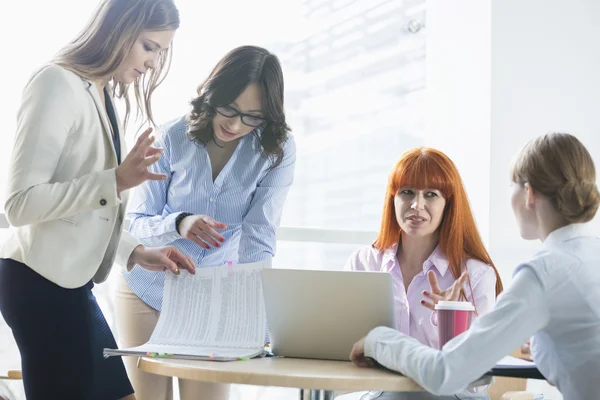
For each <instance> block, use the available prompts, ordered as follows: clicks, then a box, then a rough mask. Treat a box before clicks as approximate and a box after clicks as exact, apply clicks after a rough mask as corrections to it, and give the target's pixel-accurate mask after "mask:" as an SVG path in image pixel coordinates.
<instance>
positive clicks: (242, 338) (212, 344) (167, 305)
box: [104, 261, 270, 361]
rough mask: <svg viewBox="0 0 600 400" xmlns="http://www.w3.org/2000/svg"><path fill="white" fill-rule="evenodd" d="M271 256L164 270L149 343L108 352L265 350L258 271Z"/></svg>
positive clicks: (206, 355)
mask: <svg viewBox="0 0 600 400" xmlns="http://www.w3.org/2000/svg"><path fill="white" fill-rule="evenodd" d="M269 265H270V264H269V262H268V261H266V262H261V263H253V264H237V265H231V264H230V265H224V266H220V267H210V268H198V269H197V270H196V274H195V275H192V274H190V273H189V272H187V271H183V270H182V271H181V273H180V274H179V275H174V274H171V273H167V274H166V277H165V291H164V298H163V306H162V310H161V313H160V317H159V319H158V323H157V325H156V328H155V329H154V332H153V333H152V336H151V337H150V340H149V341H148V343H146V344H144V345H142V346H138V347H133V348H129V349H104V355H105V356H106V357H108V356H128V355H132V356H149V357H171V358H182V359H192V360H216V361H233V360H239V359H245V358H252V357H257V356H262V355H264V347H263V346H264V342H265V336H266V326H267V317H266V314H265V306H264V302H263V291H262V280H261V271H262V270H263V269H264V268H267V267H268V266H269Z"/></svg>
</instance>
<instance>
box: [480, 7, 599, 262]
mask: <svg viewBox="0 0 600 400" xmlns="http://www.w3.org/2000/svg"><path fill="white" fill-rule="evenodd" d="M598 21H600V2H598V1H597V0H569V1H567V0H527V1H522V0H502V1H493V2H492V113H491V118H492V119H491V127H492V129H491V150H492V152H491V170H490V180H491V181H492V182H494V184H493V185H492V186H491V188H490V189H491V190H490V226H491V228H492V229H491V230H490V249H491V253H492V256H493V257H494V259H495V260H497V261H498V262H499V263H500V264H501V265H500V268H501V269H502V271H503V273H505V272H507V271H512V269H513V267H514V265H515V264H516V263H517V262H518V260H522V259H523V258H526V257H528V256H529V255H531V254H532V253H533V252H534V250H535V249H536V248H538V247H539V243H535V242H525V241H524V240H522V239H520V238H519V237H518V235H517V234H516V232H517V227H516V222H515V220H514V218H513V215H512V211H511V209H510V205H509V202H508V198H509V188H508V164H509V163H510V160H511V158H512V157H513V155H514V154H515V152H516V151H517V150H518V148H519V147H520V146H521V145H523V144H524V143H525V142H526V141H527V140H529V139H532V138H534V137H536V136H538V135H541V134H544V133H546V132H549V131H565V132H569V133H572V134H575V135H577V136H578V137H579V138H580V140H582V141H583V142H584V143H585V144H586V146H587V147H588V149H589V150H590V152H591V153H592V157H593V158H594V160H595V161H596V163H597V168H600V138H599V135H600V118H598V113H599V111H600V73H599V71H600V45H599V42H598V38H600V24H598ZM505 183H506V184H505ZM597 220H598V219H596V221H594V223H597Z"/></svg>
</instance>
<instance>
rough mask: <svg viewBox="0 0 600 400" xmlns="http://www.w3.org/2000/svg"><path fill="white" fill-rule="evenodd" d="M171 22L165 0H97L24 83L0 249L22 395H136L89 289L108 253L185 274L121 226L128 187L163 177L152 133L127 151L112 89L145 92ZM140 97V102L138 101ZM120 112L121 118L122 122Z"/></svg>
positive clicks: (165, 48)
mask: <svg viewBox="0 0 600 400" xmlns="http://www.w3.org/2000/svg"><path fill="white" fill-rule="evenodd" d="M178 27H179V14H178V11H177V9H176V7H175V5H174V4H173V2H172V1H171V0H143V1H142V0H137V1H131V0H103V1H102V2H101V3H100V4H99V6H98V8H97V9H96V11H95V13H94V14H93V16H92V18H91V20H90V21H89V23H88V24H87V26H86V27H85V28H84V30H83V31H82V32H81V33H80V34H79V36H77V38H76V39H75V40H74V41H73V42H71V43H70V44H69V45H67V46H66V47H64V48H63V49H62V50H61V51H60V52H59V53H58V55H57V56H56V57H55V59H54V60H52V61H51V62H50V63H48V64H47V65H45V66H43V67H42V68H40V69H39V70H38V71H36V72H35V73H34V74H33V76H32V78H31V79H30V80H29V82H28V83H27V85H26V87H25V90H24V92H23V97H22V102H21V106H20V109H19V113H18V123H17V132H16V138H15V144H14V149H13V153H12V160H11V164H10V165H11V167H10V175H9V185H8V197H7V199H6V202H5V211H6V216H7V218H8V220H9V222H10V224H11V225H12V226H13V227H14V228H15V229H14V230H13V231H12V234H11V236H10V238H9V239H8V240H7V242H6V243H5V244H4V245H3V247H2V249H1V251H0V311H1V312H2V315H3V317H4V319H5V320H6V322H7V324H8V325H9V326H10V328H11V329H12V332H13V334H14V337H15V339H16V342H17V345H18V347H19V351H20V353H21V360H22V361H21V362H22V369H23V381H24V385H25V392H26V395H27V398H28V399H34V400H35V399H102V400H107V399H108V400H110V399H120V398H128V399H133V398H135V396H134V395H133V388H132V386H131V384H130V382H129V380H128V378H127V374H126V372H125V368H124V366H123V362H122V360H121V359H120V358H109V359H104V358H103V349H104V348H107V347H111V348H114V347H116V343H115V340H114V338H113V336H112V334H111V332H110V329H109V327H108V325H107V323H106V321H105V319H104V316H103V315H102V312H101V311H100V308H99V307H98V304H97V302H96V299H95V297H94V295H93V294H92V287H93V286H94V283H99V282H103V281H104V280H105V279H106V277H107V276H108V274H109V272H110V269H111V266H112V264H113V261H116V262H117V263H118V264H121V265H124V266H127V269H131V267H133V265H140V266H141V267H142V268H145V269H149V270H154V271H164V270H165V269H169V270H171V271H173V272H175V273H178V272H179V268H185V269H187V270H189V271H190V272H193V271H194V264H193V263H192V261H191V260H190V259H188V258H187V257H185V256H183V255H182V253H181V252H180V251H179V250H178V249H177V248H176V247H173V246H169V247H161V248H157V249H151V248H146V247H144V246H143V245H141V244H140V242H139V241H138V240H137V239H136V238H135V237H134V236H133V235H131V234H129V233H128V232H122V225H123V215H124V212H125V207H126V204H127V197H128V195H127V190H128V189H130V188H132V187H134V186H136V185H138V184H140V183H142V182H144V181H147V180H161V179H164V177H163V176H162V175H159V174H155V173H151V172H149V171H148V170H147V167H148V166H149V165H151V164H153V163H154V162H156V161H157V160H158V159H159V157H160V154H161V152H160V150H159V149H156V148H152V147H151V143H152V140H153V138H152V137H151V136H150V130H148V131H146V132H145V133H144V134H142V135H141V136H140V138H139V140H138V141H137V143H136V144H135V146H134V147H133V149H132V150H131V152H130V153H129V154H127V152H126V151H125V141H124V138H123V129H122V125H121V123H120V120H119V118H118V116H117V114H116V111H115V107H114V104H113V99H114V97H115V96H116V97H125V101H126V102H127V115H128V114H129V108H130V107H129V102H128V100H127V88H128V87H129V86H130V85H131V84H133V85H134V87H135V93H136V98H137V99H138V108H139V109H141V108H142V107H144V108H145V112H144V113H145V115H146V116H147V117H148V118H150V119H151V117H152V112H151V107H150V106H151V104H150V102H151V95H152V92H153V91H154V89H155V88H156V86H157V85H158V83H159V82H160V80H161V79H162V78H161V77H162V76H163V75H164V74H165V73H166V71H167V68H166V67H167V64H168V60H169V59H170V45H171V42H172V40H173V37H174V34H175V31H176V29H177V28H178ZM140 99H143V100H145V101H141V100H140ZM127 115H126V117H125V120H127Z"/></svg>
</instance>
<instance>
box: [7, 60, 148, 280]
mask: <svg viewBox="0 0 600 400" xmlns="http://www.w3.org/2000/svg"><path fill="white" fill-rule="evenodd" d="M117 120H118V116H117ZM119 133H120V138H121V149H122V151H121V153H122V156H121V160H123V159H124V158H125V155H126V154H127V151H126V150H125V141H124V132H123V130H122V128H121V127H119ZM116 167H117V157H116V153H115V149H114V145H113V141H112V136H111V130H110V125H109V121H108V118H107V116H106V112H105V111H104V109H103V106H102V101H101V99H100V95H99V93H98V90H97V89H96V87H95V86H94V85H93V84H92V82H90V81H88V80H86V79H84V78H82V77H80V76H79V75H77V74H75V73H73V72H70V71H68V70H66V69H64V68H62V67H59V66H57V65H54V64H49V65H46V66H44V67H43V68H41V69H40V70H38V71H37V72H36V73H35V74H34V75H33V76H32V78H31V79H30V81H29V82H28V84H27V85H26V87H25V90H24V92H23V99H22V103H21V107H20V109H19V113H18V123H17V133H16V137H15V144H14V149H13V154H12V161H11V168H10V174H9V181H8V191H7V193H8V197H7V199H6V202H5V204H4V210H5V213H6V218H7V219H8V221H9V223H10V224H11V225H12V226H13V227H14V229H13V230H12V232H11V236H10V237H9V239H8V240H7V241H6V242H5V243H4V245H3V246H2V248H1V249H0V258H11V259H13V260H15V261H19V262H22V263H24V264H26V265H28V266H29V267H30V268H32V269H33V270H34V271H36V272H37V273H39V274H40V275H42V276H43V277H45V278H46V279H48V280H50V281H52V282H54V283H56V284H57V285H59V286H62V287H65V288H76V287H81V286H83V285H85V284H86V283H87V282H89V280H90V279H92V278H93V279H94V281H96V282H101V281H103V280H105V279H106V277H107V276H108V273H109V272H110V268H111V266H112V264H113V262H116V263H117V264H120V265H127V264H128V259H129V256H130V254H131V252H132V251H133V249H134V248H135V247H136V246H138V245H139V244H140V243H139V242H138V240H137V239H136V238H135V237H134V236H133V235H131V234H129V233H128V232H126V231H123V229H122V224H123V215H124V213H125V208H126V204H127V192H122V193H121V195H120V197H121V198H119V196H117V189H116V188H117V184H116V175H115V168H116ZM121 233H122V234H121Z"/></svg>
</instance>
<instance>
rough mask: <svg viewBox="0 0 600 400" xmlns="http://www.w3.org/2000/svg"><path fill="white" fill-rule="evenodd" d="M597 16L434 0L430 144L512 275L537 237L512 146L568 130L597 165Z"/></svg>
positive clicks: (544, 3) (551, 7) (532, 5)
mask: <svg viewBox="0 0 600 400" xmlns="http://www.w3.org/2000/svg"><path fill="white" fill-rule="evenodd" d="M598 21H600V2H599V1H598V0H568V1H567V0H496V1H493V0H428V8H427V34H428V38H427V46H428V53H427V66H428V71H427V82H428V96H429V103H428V120H429V123H428V130H429V131H428V145H431V146H433V147H437V148H439V149H441V150H443V151H445V152H447V154H448V155H449V156H450V157H452V158H453V159H454V161H455V162H456V164H457V165H458V167H459V169H460V172H461V174H462V176H463V179H464V181H465V184H466V186H467V191H468V193H469V197H470V199H471V202H472V204H473V209H474V212H475V217H476V218H477V220H478V225H479V227H480V229H481V231H482V234H483V236H484V240H485V241H486V244H487V245H488V248H489V249H490V252H491V255H492V258H493V259H494V261H495V262H496V265H497V266H498V268H499V270H500V273H501V275H502V278H503V281H504V282H505V285H509V284H510V280H511V273H512V271H513V269H514V267H515V266H516V265H517V263H518V262H519V261H522V260H524V259H526V258H527V257H529V256H531V255H532V254H533V253H534V252H535V251H536V249H538V248H539V246H540V243H537V242H527V241H524V240H522V239H521V238H520V236H519V234H518V230H517V226H516V222H515V220H514V217H513V214H512V210H511V208H510V202H509V198H510V188H509V183H510V182H509V177H508V166H509V163H510V160H511V158H512V157H513V155H514V154H515V153H516V152H517V151H518V149H519V148H520V147H521V146H522V145H523V144H524V143H525V142H526V141H528V140H530V139H532V138H534V137H536V136H538V135H541V134H544V133H546V132H550V131H564V132H569V133H572V134H575V135H577V136H578V137H579V138H580V139H581V140H582V141H583V142H584V144H586V146H587V147H588V149H589V150H590V152H591V153H592V157H593V158H594V160H595V161H596V163H597V168H600V161H599V160H600V137H599V135H600V118H598V117H597V115H598V114H599V112H600V72H599V71H600V44H599V42H598V38H600V24H599V23H598ZM486 60H487V62H486ZM484 214H485V215H484ZM598 221H599V219H598V218H596V220H595V221H594V224H598ZM529 389H530V390H532V391H540V392H543V393H544V394H545V396H546V398H548V399H553V400H557V399H561V398H562V397H561V396H560V394H559V393H558V392H557V391H556V390H555V389H554V388H551V387H549V386H548V385H545V384H541V383H540V382H536V381H530V383H529Z"/></svg>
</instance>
